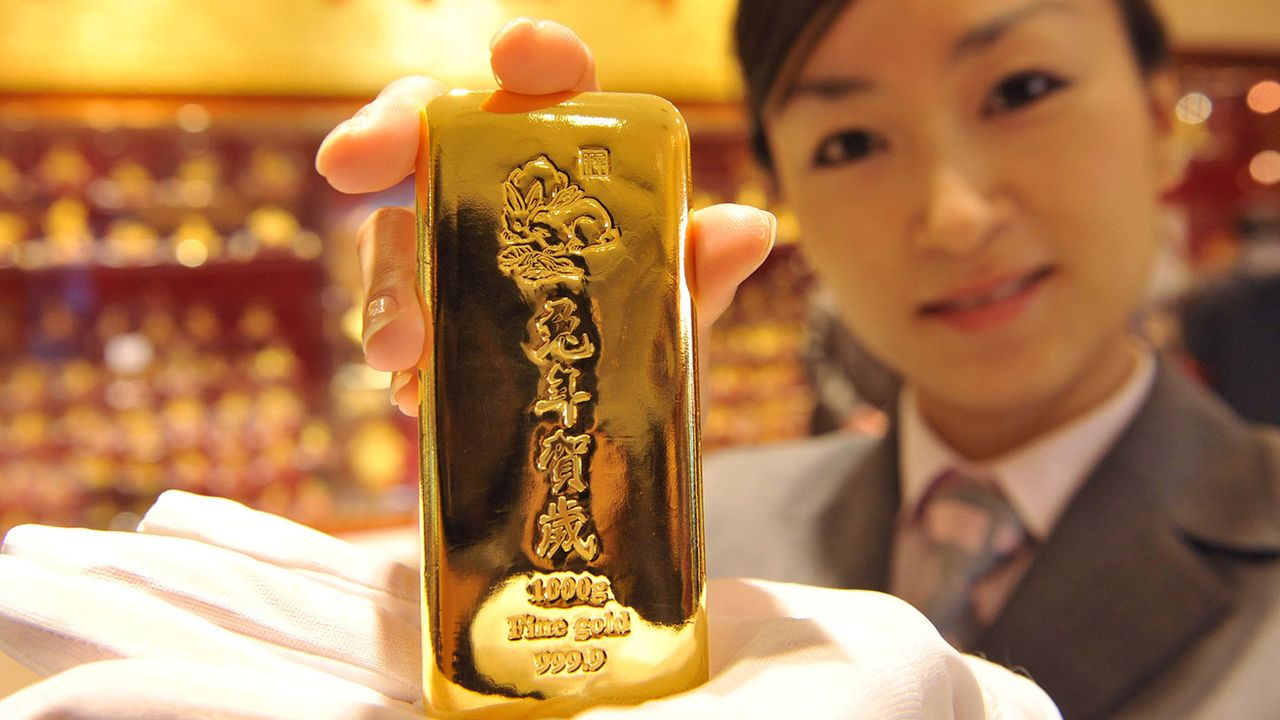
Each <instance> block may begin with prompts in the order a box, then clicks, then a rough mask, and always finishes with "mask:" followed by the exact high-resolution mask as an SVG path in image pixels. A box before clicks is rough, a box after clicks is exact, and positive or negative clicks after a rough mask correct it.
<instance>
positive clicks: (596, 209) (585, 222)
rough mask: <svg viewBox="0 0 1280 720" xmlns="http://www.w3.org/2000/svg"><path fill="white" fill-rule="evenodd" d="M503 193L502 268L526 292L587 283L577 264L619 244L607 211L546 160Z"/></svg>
mask: <svg viewBox="0 0 1280 720" xmlns="http://www.w3.org/2000/svg"><path fill="white" fill-rule="evenodd" d="M502 192H503V197H504V205H503V210H502V231H501V233H500V234H499V243H500V244H501V245H502V249H501V250H500V251H499V252H498V267H499V269H500V270H501V271H502V273H503V274H504V275H506V276H508V277H510V278H511V279H513V280H515V281H516V283H517V284H518V285H519V286H520V287H521V289H522V290H525V291H526V292H527V291H530V290H533V289H535V288H537V287H538V286H539V285H542V284H544V283H556V282H562V281H566V280H568V281H577V282H581V281H583V280H584V279H585V277H586V270H585V268H583V267H582V266H581V265H580V264H579V263H577V262H575V261H574V258H575V257H582V255H583V253H584V252H586V251H589V250H593V249H597V248H603V247H608V246H609V245H610V244H611V243H613V242H615V241H617V240H618V239H619V231H618V228H616V227H614V224H613V218H612V217H611V216H610V215H609V211H608V210H606V209H605V207H604V205H602V204H600V201H599V200H597V199H595V198H593V197H590V196H588V195H587V194H586V192H584V191H583V189H582V188H581V187H579V186H578V185H577V184H575V183H571V182H569V176H568V175H567V174H566V173H564V172H563V171H561V170H560V169H559V168H558V167H556V166H555V164H554V163H553V162H551V160H550V158H548V157H547V156H546V155H539V156H537V157H535V158H533V159H532V160H529V161H528V162H526V163H525V164H524V165H521V166H520V167H518V168H516V169H515V170H512V171H511V174H510V175H508V176H507V180H506V182H505V183H503V185H502Z"/></svg>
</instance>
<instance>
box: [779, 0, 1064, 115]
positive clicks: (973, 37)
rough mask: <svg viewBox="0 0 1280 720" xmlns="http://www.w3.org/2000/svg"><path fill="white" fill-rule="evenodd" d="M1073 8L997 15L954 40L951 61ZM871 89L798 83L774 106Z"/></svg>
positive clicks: (858, 84) (853, 81) (857, 82)
mask: <svg viewBox="0 0 1280 720" xmlns="http://www.w3.org/2000/svg"><path fill="white" fill-rule="evenodd" d="M1076 10H1077V8H1075V7H1074V6H1072V5H1071V4H1070V3H1067V2H1063V1H1062V0H1041V1H1040V2H1034V3H1031V4H1029V5H1026V6H1024V7H1020V8H1017V9H1014V10H1011V11H1009V12H1007V13H1005V14H1003V15H999V16H997V17H995V18H993V19H991V20H988V21H987V22H984V23H982V24H981V25H978V26H977V27H974V28H971V29H969V30H967V31H966V32H965V33H964V34H963V35H961V36H960V39H959V40H956V42H955V44H954V45H953V46H952V49H951V60H952V61H953V62H954V61H957V60H960V59H962V58H964V57H965V56H967V55H973V54H974V53H976V52H979V51H982V50H985V49H987V48H989V47H991V46H992V45H994V44H996V43H997V42H999V41H1000V39H1001V38H1003V37H1004V36H1006V35H1008V34H1009V31H1010V30H1011V29H1013V28H1014V27H1016V26H1018V25H1020V24H1022V23H1024V22H1026V21H1027V20H1029V19H1031V18H1033V17H1035V16H1037V15H1040V14H1043V13H1046V12H1075V11H1076ZM873 88H875V83H874V82H872V81H870V80H867V79H865V78H858V77H847V78H841V77H829V78H814V79H811V80H798V81H796V82H795V83H793V84H792V85H791V86H790V87H788V88H787V89H786V90H785V91H784V92H783V95H782V98H781V99H780V101H779V103H778V106H779V107H786V106H787V105H788V104H789V103H790V102H791V101H792V100H794V99H795V98H796V97H798V96H809V97H816V98H819V99H821V100H835V99H839V98H843V97H848V96H850V95H857V94H859V93H864V92H867V91H869V90H872V89H873Z"/></svg>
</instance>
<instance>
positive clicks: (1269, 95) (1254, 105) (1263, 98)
mask: <svg viewBox="0 0 1280 720" xmlns="http://www.w3.org/2000/svg"><path fill="white" fill-rule="evenodd" d="M1246 102H1248V103H1249V109H1250V110H1252V111H1254V112H1256V113H1258V114H1260V115H1267V114H1269V113H1273V112H1275V111H1277V110H1280V82H1276V81H1275V80H1263V81H1262V82H1260V83H1258V84H1257V85H1254V86H1253V87H1252V88H1250V89H1249V95H1248V97H1247V98H1246Z"/></svg>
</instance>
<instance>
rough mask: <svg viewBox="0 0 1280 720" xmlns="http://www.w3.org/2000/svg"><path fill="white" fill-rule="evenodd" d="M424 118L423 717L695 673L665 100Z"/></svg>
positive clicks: (631, 694) (677, 256) (696, 502)
mask: <svg viewBox="0 0 1280 720" xmlns="http://www.w3.org/2000/svg"><path fill="white" fill-rule="evenodd" d="M528 102H529V101H527V100H521V99H520V98H517V97H515V96H510V95H505V94H503V93H500V92H499V93H495V94H492V95H490V94H487V93H485V94H481V93H474V94H452V95H448V96H444V97H441V98H438V99H436V100H434V101H433V102H432V103H431V104H430V105H429V106H428V108H427V111H426V114H425V119H424V122H425V123H426V125H427V127H426V136H427V137H428V138H429V142H425V143H423V145H424V147H423V149H422V153H421V157H420V159H419V168H418V178H419V181H418V183H419V184H418V209H419V240H420V243H419V257H420V259H421V262H420V269H421V272H420V279H421V283H422V292H423V297H424V298H425V299H426V302H427V304H428V309H429V312H430V313H431V315H432V317H433V318H434V323H433V332H434V347H435V352H434V355H433V356H432V358H431V360H430V362H429V363H428V364H427V366H426V367H425V369H424V370H423V372H422V383H421V387H422V388H423V392H422V433H423V442H422V498H423V514H422V518H423V531H424V532H423V545H424V563H423V567H424V595H423V597H424V598H425V603H424V610H423V633H424V637H423V653H424V658H423V676H424V678H423V679H424V691H425V693H426V696H427V702H428V703H429V706H431V707H433V708H436V709H439V710H446V711H450V710H452V711H460V712H463V713H464V714H468V713H475V714H477V715H483V716H485V717H499V716H502V717H523V716H543V715H566V714H569V713H571V712H573V711H574V710H576V709H578V708H581V707H584V706H586V705H591V704H599V703H611V702H618V703H629V702H638V701H641V700H644V699H648V698H651V697H655V696H659V695H664V694H668V693H672V692H678V691H680V690H683V689H685V688H688V687H691V686H693V685H696V684H697V683H699V682H702V681H703V680H704V679H705V678H706V672H707V664H706V620H705V597H704V591H703V581H704V573H703V565H702V520H701V508H700V506H701V497H700V477H699V462H698V437H697V428H698V422H697V397H698V393H697V388H696V377H697V373H696V372H695V368H694V354H693V344H694V331H693V328H694V324H693V306H692V303H691V301H690V295H689V286H688V283H687V270H688V268H687V261H688V255H687V246H686V234H687V230H688V227H687V217H688V204H689V199H688V191H689V170H688V136H687V134H686V131H685V128H684V124H683V121H682V120H681V118H680V116H679V114H678V113H677V112H676V110H675V108H673V107H672V106H671V105H670V104H669V103H667V102H665V101H663V100H660V99H658V98H656V97H652V96H645V95H624V94H607V93H585V94H579V95H565V96H560V97H557V98H552V99H550V100H546V101H542V102H541V104H539V105H530V104H528Z"/></svg>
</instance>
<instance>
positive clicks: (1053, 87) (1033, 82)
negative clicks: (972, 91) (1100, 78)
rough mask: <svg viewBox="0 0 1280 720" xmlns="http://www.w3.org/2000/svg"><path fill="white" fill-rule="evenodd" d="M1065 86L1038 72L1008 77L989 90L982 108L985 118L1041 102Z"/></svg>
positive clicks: (1063, 81) (1058, 80) (1054, 78)
mask: <svg viewBox="0 0 1280 720" xmlns="http://www.w3.org/2000/svg"><path fill="white" fill-rule="evenodd" d="M1066 86H1067V81H1066V80H1065V79H1063V78H1060V77H1058V76H1056V75H1052V74H1050V73H1047V72H1040V71H1028V72H1021V73H1017V74H1016V75H1010V76H1009V77H1007V78H1005V79H1003V80H1001V81H1000V82H999V83H998V84H997V85H996V86H995V88H993V89H992V90H991V94H990V96H988V97H987V101H986V104H984V105H983V106H982V114H983V115H984V116H985V117H991V116H993V115H999V114H1001V113H1007V112H1013V111H1014V110H1018V109H1019V108H1023V107H1026V106H1028V105H1031V104H1033V103H1035V102H1038V101H1040V100H1043V99H1044V98H1046V97H1048V96H1049V95H1052V94H1053V93H1055V92H1057V91H1059V90H1061V89H1062V88H1064V87H1066Z"/></svg>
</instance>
